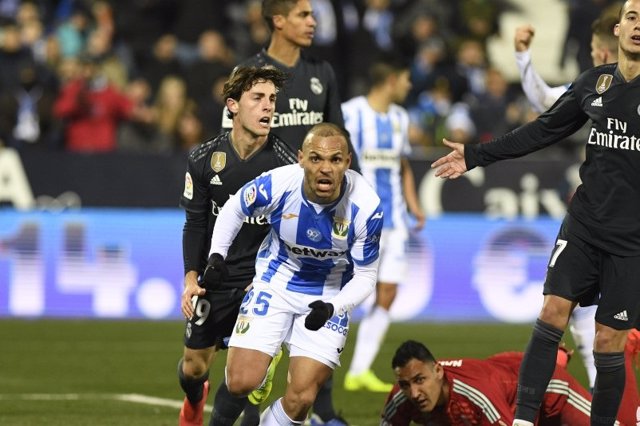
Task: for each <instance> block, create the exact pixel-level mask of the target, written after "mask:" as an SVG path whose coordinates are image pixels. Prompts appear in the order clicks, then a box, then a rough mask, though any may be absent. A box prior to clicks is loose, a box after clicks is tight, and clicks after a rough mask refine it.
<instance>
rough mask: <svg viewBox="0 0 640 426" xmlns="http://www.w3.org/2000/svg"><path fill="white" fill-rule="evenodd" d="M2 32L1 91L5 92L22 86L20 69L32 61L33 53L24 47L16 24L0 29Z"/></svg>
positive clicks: (0, 53) (0, 46)
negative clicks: (25, 62)
mask: <svg viewBox="0 0 640 426" xmlns="http://www.w3.org/2000/svg"><path fill="white" fill-rule="evenodd" d="M0 32H1V35H2V36H1V37H0V91H3V90H10V89H12V88H14V87H16V86H18V85H19V84H20V81H19V79H18V68H19V66H20V64H21V63H23V62H24V61H26V60H29V59H31V51H30V50H29V49H27V48H24V47H22V43H21V41H20V30H19V28H18V26H17V25H16V24H15V23H9V24H7V25H5V26H4V27H2V28H0Z"/></svg>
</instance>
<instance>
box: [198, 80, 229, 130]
mask: <svg viewBox="0 0 640 426" xmlns="http://www.w3.org/2000/svg"><path fill="white" fill-rule="evenodd" d="M230 74H231V70H230V69H229V70H227V72H226V73H225V74H223V75H220V76H218V78H216V80H215V81H214V82H213V84H212V85H211V88H210V89H209V91H208V96H207V97H206V98H201V99H200V100H199V101H198V116H199V117H200V121H201V122H202V126H203V134H204V138H205V139H209V138H211V137H213V136H215V135H217V134H218V133H220V131H221V130H222V122H221V121H220V117H222V114H223V111H224V108H225V104H226V99H224V97H223V96H222V92H223V88H224V83H225V81H227V79H228V78H229V75H230Z"/></svg>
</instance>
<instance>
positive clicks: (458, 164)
mask: <svg viewBox="0 0 640 426" xmlns="http://www.w3.org/2000/svg"><path fill="white" fill-rule="evenodd" d="M442 143H443V144H445V145H446V146H448V147H449V148H451V149H452V150H453V151H451V152H450V153H449V154H447V155H445V156H444V157H440V158H438V159H437V160H436V161H434V162H433V163H432V164H431V168H432V169H436V177H441V178H443V179H456V178H459V177H460V176H462V175H463V174H464V173H465V172H466V171H467V164H466V163H465V161H464V145H463V144H461V143H457V142H451V141H449V140H447V139H442Z"/></svg>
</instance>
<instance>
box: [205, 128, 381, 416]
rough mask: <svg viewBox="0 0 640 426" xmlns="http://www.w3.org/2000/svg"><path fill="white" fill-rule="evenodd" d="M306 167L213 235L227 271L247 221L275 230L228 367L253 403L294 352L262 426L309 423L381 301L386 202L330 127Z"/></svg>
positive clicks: (217, 264) (264, 181)
mask: <svg viewBox="0 0 640 426" xmlns="http://www.w3.org/2000/svg"><path fill="white" fill-rule="evenodd" d="M298 161H299V165H291V166H284V167H280V168H277V169H275V170H272V171H270V172H267V173H264V174H262V175H261V176H259V177H258V178H256V179H254V180H253V181H251V182H249V183H248V184H246V185H245V186H244V187H243V188H242V189H241V190H240V191H238V192H237V193H236V194H235V195H234V196H233V197H231V198H230V200H229V201H228V202H227V203H226V204H225V206H224V208H223V209H222V210H221V212H220V215H219V218H218V221H217V223H216V226H215V228H214V230H213V236H212V241H211V251H210V257H209V264H208V266H207V271H214V272H215V271H224V270H225V269H226V266H225V260H224V258H225V257H226V256H227V251H228V249H229V246H230V245H231V243H232V242H233V241H234V238H235V236H236V233H237V232H238V230H239V229H240V227H241V225H242V223H243V220H244V218H245V217H247V216H248V217H250V218H255V217H264V218H265V219H266V220H267V222H268V223H270V224H271V232H270V234H269V235H268V236H267V238H265V240H264V243H263V245H262V247H261V248H260V250H259V252H258V258H257V260H256V275H255V278H254V280H253V286H252V289H251V291H250V292H249V293H248V294H247V296H246V297H245V299H244V301H243V303H242V307H241V308H240V315H239V316H238V320H237V322H236V326H235V327H234V332H233V334H232V336H231V340H230V341H229V353H228V356H227V365H226V378H227V386H228V388H229V391H230V392H231V393H232V394H233V395H237V396H243V395H248V394H249V393H250V392H252V391H253V390H254V389H256V388H258V387H259V386H260V385H261V383H263V382H264V380H265V378H266V375H267V370H268V366H269V364H270V362H271V360H272V359H273V357H274V356H275V355H276V354H277V353H278V352H279V351H280V350H281V349H280V347H281V345H282V344H283V343H285V344H286V346H287V348H288V350H289V357H290V364H289V371H288V384H287V389H286V392H285V395H284V397H282V398H280V399H278V400H277V401H275V402H274V403H273V404H272V405H271V406H270V407H269V408H268V409H267V410H266V411H265V413H263V415H262V421H261V424H263V425H267V426H269V425H296V424H302V423H303V421H304V420H305V419H306V415H307V412H308V410H309V408H310V407H311V405H312V404H313V401H314V400H315V398H316V394H317V392H318V390H319V389H320V388H321V386H322V385H323V383H324V382H325V381H326V380H327V379H328V378H329V376H330V375H331V373H332V370H333V369H334V368H335V367H336V366H338V365H339V364H340V361H339V359H340V353H341V352H342V349H343V348H344V344H345V341H346V336H347V333H348V324H349V312H350V311H351V309H352V308H353V307H354V306H356V305H357V304H359V303H361V302H362V301H363V300H364V299H365V298H366V297H367V296H368V295H369V294H370V293H371V292H372V291H373V288H374V286H375V281H376V275H377V268H378V255H379V242H380V233H381V231H382V222H383V212H382V210H381V207H380V199H379V198H378V196H377V195H376V194H375V192H374V191H373V189H371V187H370V186H369V185H368V184H367V183H366V181H365V180H364V179H363V178H362V176H360V175H359V174H358V173H356V172H354V171H352V170H348V168H349V165H350V163H351V154H350V152H349V150H348V144H347V136H346V134H345V133H344V130H342V129H340V128H339V127H338V126H336V125H334V124H330V123H322V124H318V125H316V126H314V127H313V128H312V129H311V130H310V131H309V133H308V135H307V137H306V138H305V140H304V142H303V145H302V150H300V151H299V152H298ZM207 271H205V280H208V276H209V275H210V273H208V272H207Z"/></svg>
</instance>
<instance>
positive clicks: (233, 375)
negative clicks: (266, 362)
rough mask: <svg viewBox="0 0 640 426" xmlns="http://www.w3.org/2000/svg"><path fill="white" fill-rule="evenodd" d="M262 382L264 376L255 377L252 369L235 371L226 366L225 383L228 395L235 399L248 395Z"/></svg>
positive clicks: (231, 367)
mask: <svg viewBox="0 0 640 426" xmlns="http://www.w3.org/2000/svg"><path fill="white" fill-rule="evenodd" d="M263 380H264V375H257V374H256V373H255V371H254V370H253V369H249V368H240V369H236V368H233V366H230V365H228V364H227V369H226V375H225V381H226V384H227V389H229V393H230V394H231V395H233V396H235V397H243V396H247V395H249V394H250V393H251V392H253V391H254V390H255V389H257V388H258V387H260V385H261V384H262V381H263Z"/></svg>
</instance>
